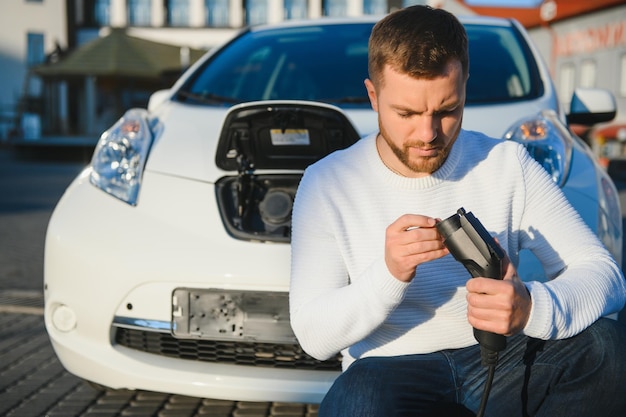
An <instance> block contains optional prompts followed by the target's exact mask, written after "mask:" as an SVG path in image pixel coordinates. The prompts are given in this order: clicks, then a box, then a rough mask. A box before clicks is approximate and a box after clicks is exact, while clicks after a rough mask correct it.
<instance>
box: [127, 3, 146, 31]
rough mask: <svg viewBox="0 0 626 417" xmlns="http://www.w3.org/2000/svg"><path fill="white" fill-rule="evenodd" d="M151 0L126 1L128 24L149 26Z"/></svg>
mask: <svg viewBox="0 0 626 417" xmlns="http://www.w3.org/2000/svg"><path fill="white" fill-rule="evenodd" d="M151 3H152V1H151V0H128V3H127V5H128V24H129V25H130V26H150V24H151V22H152V13H151Z"/></svg>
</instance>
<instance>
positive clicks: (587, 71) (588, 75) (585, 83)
mask: <svg viewBox="0 0 626 417" xmlns="http://www.w3.org/2000/svg"><path fill="white" fill-rule="evenodd" d="M579 85H580V86H581V87H595V86H596V62H595V61H592V60H591V59H586V60H584V61H583V63H582V65H581V66H580V83H579Z"/></svg>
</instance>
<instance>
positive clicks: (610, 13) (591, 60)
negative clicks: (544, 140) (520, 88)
mask: <svg viewBox="0 0 626 417" xmlns="http://www.w3.org/2000/svg"><path fill="white" fill-rule="evenodd" d="M465 3H466V5H468V7H470V8H471V9H472V10H473V11H474V12H476V13H478V14H482V15H494V16H501V17H514V18H516V19H517V20H519V21H520V22H521V23H522V24H523V25H524V26H525V27H526V28H527V29H528V31H529V32H530V35H531V37H532V38H533V40H534V42H535V44H536V45H537V46H538V48H539V50H540V51H541V54H542V56H543V57H544V59H545V60H546V62H547V63H548V65H549V67H550V69H551V72H552V77H553V79H554V82H555V84H556V88H557V91H558V93H559V97H560V100H561V103H562V104H563V105H564V106H565V108H566V110H567V108H568V106H569V102H570V99H571V97H572V92H573V91H574V89H575V88H578V87H595V88H604V89H607V90H609V91H611V92H612V93H613V94H614V96H615V99H616V101H617V107H618V113H617V116H616V118H615V120H614V121H612V122H610V123H606V124H602V125H598V126H594V127H593V129H592V130H589V131H588V130H586V129H584V128H583V127H579V128H578V129H577V133H578V134H579V135H581V136H582V137H584V138H585V139H586V140H587V142H588V143H589V144H590V145H591V146H592V148H593V149H594V151H595V152H596V154H597V156H598V157H600V158H601V160H602V161H604V162H606V160H607V159H610V158H615V157H618V156H624V155H626V148H625V147H626V2H624V0H594V1H582V0H543V1H542V0H537V1H536V2H535V3H536V6H537V7H533V8H510V7H498V8H494V7H487V6H481V5H480V0H466V1H465ZM503 3H504V2H503Z"/></svg>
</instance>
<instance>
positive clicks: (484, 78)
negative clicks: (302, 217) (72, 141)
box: [44, 17, 622, 403]
mask: <svg viewBox="0 0 626 417" xmlns="http://www.w3.org/2000/svg"><path fill="white" fill-rule="evenodd" d="M375 22H376V19H374V18H371V19H369V18H362V19H320V20H312V21H302V22H286V23H283V24H280V25H275V26H263V27H253V28H247V29H245V30H243V31H242V32H241V33H239V34H238V35H237V36H236V37H234V38H233V39H232V40H231V41H230V42H228V43H227V44H225V45H224V46H223V47H221V48H219V49H216V50H214V51H212V52H210V53H208V54H207V55H206V56H205V57H203V58H202V59H201V60H200V61H199V62H197V63H196V64H195V65H194V66H193V67H192V68H190V69H189V70H188V71H187V72H186V73H185V74H184V75H183V76H182V77H181V78H180V80H178V81H177V82H176V84H175V85H174V86H173V87H172V88H171V89H169V90H167V91H160V92H157V93H155V94H154V95H153V97H152V99H151V101H150V104H149V106H148V108H147V109H132V110H129V111H128V112H127V113H126V114H125V115H124V116H123V117H122V118H121V119H120V120H119V121H118V122H117V123H116V124H115V125H114V126H112V127H111V128H110V129H109V130H107V131H106V132H104V133H103V134H102V137H101V139H100V141H99V143H98V145H97V147H96V149H95V152H94V155H93V159H92V161H91V164H90V165H89V166H88V167H86V169H85V170H84V171H83V172H82V173H81V174H80V175H79V176H78V177H77V178H76V179H75V180H74V181H73V183H72V184H71V185H70V186H69V188H68V189H67V191H66V192H65V194H64V195H63V197H62V198H61V200H60V201H59V203H58V205H57V207H56V209H55V210H54V213H53V215H52V217H51V219H50V223H49V227H48V232H47V237H46V245H45V274H44V278H45V322H46V327H47V330H48V333H49V336H50V339H51V341H52V345H53V347H54V350H55V352H56V354H57V355H58V357H59V359H60V360H61V362H62V364H63V365H64V367H65V368H66V369H67V370H68V371H70V372H71V373H73V374H75V375H77V376H79V377H81V378H83V379H85V380H88V381H92V382H94V383H96V384H99V385H102V386H106V387H112V388H127V389H141V390H150V391H160V392H168V393H176V394H184V395H190V396H198V397H211V398H219V399H229V400H242V401H290V402H307V403H315V402H319V401H320V400H321V398H322V397H323V396H324V394H325V392H326V390H327V389H328V388H329V386H330V385H331V383H332V382H333V380H334V379H335V377H336V376H337V375H338V373H339V370H340V362H341V357H340V356H337V357H336V358H334V359H332V360H329V361H325V362H320V361H317V360H315V359H313V358H311V357H310V356H308V355H307V354H306V353H305V352H303V351H302V349H301V348H300V346H299V345H298V342H297V340H296V338H295V337H294V335H293V333H292V331H291V327H290V324H289V313H288V311H289V310H288V294H287V293H288V289H289V272H290V246H289V241H290V225H291V208H292V203H293V199H294V195H295V192H296V188H297V186H298V182H299V180H300V178H301V174H302V172H303V170H304V168H305V167H306V166H307V165H309V164H310V163H312V162H314V161H316V160H318V159H320V158H322V157H323V156H325V155H327V154H328V153H330V152H333V151H334V150H336V149H341V148H344V147H347V146H350V145H351V144H352V143H354V142H355V141H357V140H359V138H360V137H363V136H364V135H367V134H369V133H372V132H374V131H376V129H377V117H376V114H375V113H374V112H373V111H372V109H371V107H370V105H369V101H368V98H367V94H366V90H365V87H364V85H363V80H364V79H365V78H367V44H368V37H369V34H370V31H371V29H372V26H373V25H374V23H375ZM462 22H463V23H464V25H465V27H466V28H467V32H468V36H469V39H470V60H471V62H470V78H469V83H468V91H467V103H466V112H465V116H464V122H463V123H464V128H466V129H470V130H480V131H484V132H486V133H487V134H490V135H492V136H494V137H501V138H503V140H517V141H521V142H522V143H524V144H525V145H526V146H527V148H528V150H529V152H530V153H531V154H532V155H534V157H535V158H536V159H537V160H538V161H539V162H540V163H541V164H542V165H543V166H544V167H545V169H546V170H547V171H548V172H549V173H550V174H551V175H552V178H553V179H554V181H555V182H556V183H558V184H559V185H560V186H561V187H562V188H563V190H564V192H565V194H566V195H567V197H568V198H569V199H570V201H571V202H572V203H573V205H574V206H575V207H576V208H577V209H578V211H579V212H580V214H581V216H582V217H583V218H584V219H585V221H586V222H587V223H588V224H589V226H590V227H591V228H592V229H593V230H594V231H596V233H597V234H598V236H599V237H600V239H601V240H602V242H604V244H605V245H606V246H607V248H608V249H609V250H610V251H611V252H612V253H613V255H614V256H615V257H616V258H617V260H618V262H621V256H622V254H621V248H622V245H621V240H622V226H621V224H622V223H621V214H620V208H619V201H618V200H617V193H616V190H615V187H614V185H613V183H612V182H611V180H610V179H609V177H608V176H607V175H606V174H605V173H604V171H603V170H602V169H601V168H600V167H599V166H598V164H597V163H596V162H595V160H594V158H593V156H592V154H591V152H590V151H589V149H588V148H587V146H586V145H585V144H584V143H583V142H582V141H581V140H580V139H579V138H577V137H576V136H574V135H573V134H572V133H571V132H570V130H569V129H568V127H567V123H568V120H569V121H570V122H576V123H580V122H584V123H587V124H592V123H596V122H599V121H605V120H609V119H610V118H612V117H613V116H614V115H615V102H614V100H613V101H612V97H611V96H610V94H608V93H606V92H603V91H600V90H579V91H577V92H576V94H575V97H574V98H573V100H572V109H573V111H571V112H570V114H569V115H566V114H565V112H564V110H563V109H561V108H560V106H559V102H558V99H557V94H556V92H555V89H554V86H553V84H552V82H551V80H550V76H549V73H548V69H547V68H546V66H545V64H544V63H543V62H542V60H541V58H540V56H539V53H538V52H537V50H536V49H535V47H534V46H533V45H532V44H531V41H530V39H529V37H528V35H527V34H526V32H525V31H524V29H523V28H522V27H521V26H520V25H519V24H518V23H516V22H515V21H512V20H500V19H492V18H484V17H472V18H462ZM337 181H341V178H337ZM494 192H497V190H494ZM448 214H449V213H441V216H442V217H445V216H447V215H448ZM323 261H324V260H323V259H320V262H323ZM519 270H520V273H521V274H522V275H523V276H524V278H525V279H543V271H542V270H541V268H540V266H539V265H538V263H537V261H536V260H534V259H533V256H532V254H524V255H523V256H522V257H521V264H520V267H519Z"/></svg>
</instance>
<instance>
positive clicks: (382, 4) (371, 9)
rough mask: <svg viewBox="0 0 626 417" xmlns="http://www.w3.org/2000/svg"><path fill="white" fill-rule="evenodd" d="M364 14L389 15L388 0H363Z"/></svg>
mask: <svg viewBox="0 0 626 417" xmlns="http://www.w3.org/2000/svg"><path fill="white" fill-rule="evenodd" d="M363 13H364V14H374V15H376V14H381V15H382V14H385V13H387V0H363Z"/></svg>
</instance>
